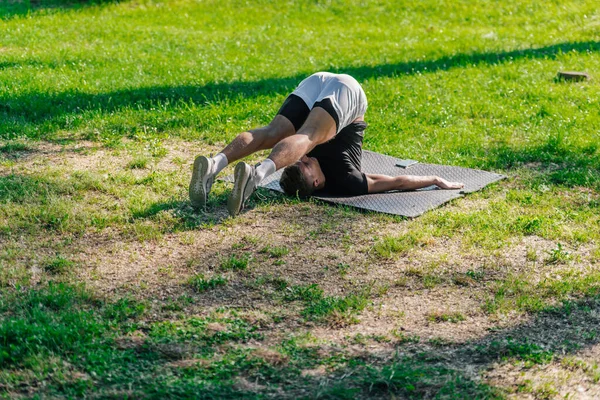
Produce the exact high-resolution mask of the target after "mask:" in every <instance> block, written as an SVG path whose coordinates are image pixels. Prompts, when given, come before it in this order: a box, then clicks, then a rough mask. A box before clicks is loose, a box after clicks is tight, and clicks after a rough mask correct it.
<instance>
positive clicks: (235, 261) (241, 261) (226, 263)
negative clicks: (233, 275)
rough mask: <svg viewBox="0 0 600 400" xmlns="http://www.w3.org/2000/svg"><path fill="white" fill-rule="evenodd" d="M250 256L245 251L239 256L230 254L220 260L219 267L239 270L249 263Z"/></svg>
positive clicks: (246, 266)
mask: <svg viewBox="0 0 600 400" xmlns="http://www.w3.org/2000/svg"><path fill="white" fill-rule="evenodd" d="M250 260H251V256H250V254H248V253H246V254H243V255H241V256H236V255H235V254H232V255H230V256H229V257H228V258H226V259H225V260H223V261H221V265H220V268H221V269H222V270H225V271H226V270H236V271H241V270H245V269H246V268H248V264H249V263H250Z"/></svg>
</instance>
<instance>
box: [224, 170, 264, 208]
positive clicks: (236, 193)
mask: <svg viewBox="0 0 600 400" xmlns="http://www.w3.org/2000/svg"><path fill="white" fill-rule="evenodd" d="M233 178H234V183H233V190H232V191H231V193H230V194H229V198H228V199H227V210H228V211H229V215H231V216H232V217H235V216H236V215H238V214H239V213H240V212H241V211H242V209H243V208H244V203H245V202H246V200H248V198H249V197H250V196H251V195H252V193H254V191H255V190H256V187H257V186H258V183H259V182H256V181H257V176H256V167H253V166H251V165H249V164H246V163H245V162H243V161H242V162H240V163H238V164H237V165H236V166H235V170H234V172H233Z"/></svg>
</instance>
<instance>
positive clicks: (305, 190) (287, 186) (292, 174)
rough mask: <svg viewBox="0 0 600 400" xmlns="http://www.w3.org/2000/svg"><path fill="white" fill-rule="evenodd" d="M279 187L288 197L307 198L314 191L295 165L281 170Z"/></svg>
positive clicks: (310, 183)
mask: <svg viewBox="0 0 600 400" xmlns="http://www.w3.org/2000/svg"><path fill="white" fill-rule="evenodd" d="M279 185H280V186H281V188H282V189H283V191H284V192H285V194H287V195H288V196H296V195H297V196H299V197H308V196H310V195H311V194H312V193H313V192H314V191H315V188H314V186H313V185H312V182H308V179H306V177H305V176H304V174H303V173H302V171H301V170H300V167H299V166H297V165H290V166H289V167H286V168H285V169H284V170H283V173H282V174H281V178H279Z"/></svg>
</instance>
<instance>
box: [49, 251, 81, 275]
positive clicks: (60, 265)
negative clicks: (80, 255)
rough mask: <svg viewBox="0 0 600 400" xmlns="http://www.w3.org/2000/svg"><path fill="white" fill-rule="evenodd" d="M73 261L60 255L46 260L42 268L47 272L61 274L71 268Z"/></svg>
mask: <svg viewBox="0 0 600 400" xmlns="http://www.w3.org/2000/svg"><path fill="white" fill-rule="evenodd" d="M74 265H75V263H74V262H73V261H71V260H68V259H66V258H64V257H62V256H60V255H57V256H56V257H54V258H52V259H49V260H47V261H46V262H45V263H44V270H45V271H46V272H48V273H49V274H53V275H54V274H62V273H65V272H67V271H69V270H71V269H72V268H73V266H74Z"/></svg>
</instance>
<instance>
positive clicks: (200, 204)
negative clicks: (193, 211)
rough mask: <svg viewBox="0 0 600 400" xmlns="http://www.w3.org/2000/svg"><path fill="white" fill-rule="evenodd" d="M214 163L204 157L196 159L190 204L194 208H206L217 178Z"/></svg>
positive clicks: (191, 182)
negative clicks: (214, 172)
mask: <svg viewBox="0 0 600 400" xmlns="http://www.w3.org/2000/svg"><path fill="white" fill-rule="evenodd" d="M213 169H214V161H213V160H212V158H207V157H204V156H198V157H196V160H195V161H194V170H193V171H192V180H191V181H190V189H189V192H190V202H191V203H192V207H194V208H205V207H206V199H207V198H208V194H209V193H210V189H211V188H212V185H213V182H214V180H215V176H214V174H213V173H212V171H213Z"/></svg>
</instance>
